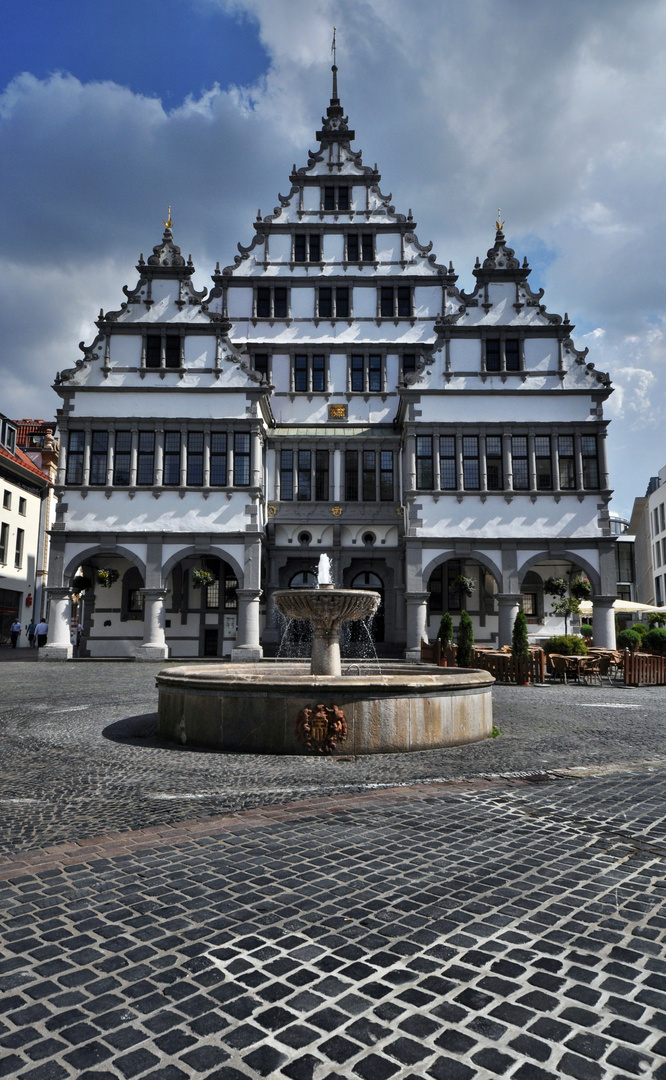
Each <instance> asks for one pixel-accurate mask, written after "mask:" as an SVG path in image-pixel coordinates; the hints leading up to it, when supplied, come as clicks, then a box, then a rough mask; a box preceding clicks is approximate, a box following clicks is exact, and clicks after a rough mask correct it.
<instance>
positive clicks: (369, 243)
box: [361, 233, 375, 262]
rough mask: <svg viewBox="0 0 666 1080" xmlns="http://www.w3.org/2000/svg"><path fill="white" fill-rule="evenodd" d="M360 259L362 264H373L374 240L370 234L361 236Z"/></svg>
mask: <svg viewBox="0 0 666 1080" xmlns="http://www.w3.org/2000/svg"><path fill="white" fill-rule="evenodd" d="M361 258H362V259H363V262H373V261H374V258H375V238H374V236H373V235H372V233H363V234H362V235H361Z"/></svg>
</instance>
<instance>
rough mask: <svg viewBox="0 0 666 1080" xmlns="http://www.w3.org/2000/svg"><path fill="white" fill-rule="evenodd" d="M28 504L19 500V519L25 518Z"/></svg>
mask: <svg viewBox="0 0 666 1080" xmlns="http://www.w3.org/2000/svg"><path fill="white" fill-rule="evenodd" d="M27 507H28V504H27V502H26V500H25V499H19V514H20V516H21V517H25V515H26V511H27Z"/></svg>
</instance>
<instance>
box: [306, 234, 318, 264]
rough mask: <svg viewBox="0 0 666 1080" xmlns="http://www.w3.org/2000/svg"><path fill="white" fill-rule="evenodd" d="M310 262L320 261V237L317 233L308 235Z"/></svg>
mask: <svg viewBox="0 0 666 1080" xmlns="http://www.w3.org/2000/svg"><path fill="white" fill-rule="evenodd" d="M309 246H310V262H321V237H320V235H319V233H312V234H311V236H310V245H309Z"/></svg>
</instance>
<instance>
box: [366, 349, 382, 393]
mask: <svg viewBox="0 0 666 1080" xmlns="http://www.w3.org/2000/svg"><path fill="white" fill-rule="evenodd" d="M381 389H382V358H381V356H369V357H368V390H369V391H370V393H371V394H378V393H380V392H381Z"/></svg>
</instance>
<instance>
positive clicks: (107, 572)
mask: <svg viewBox="0 0 666 1080" xmlns="http://www.w3.org/2000/svg"><path fill="white" fill-rule="evenodd" d="M119 577H120V574H119V573H118V571H117V570H114V569H113V568H110V569H109V568H107V569H102V570H98V571H97V584H98V585H101V586H102V588H103V589H110V588H111V586H112V585H113V584H114V583H115V582H116V581H117V580H118V578H119Z"/></svg>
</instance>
